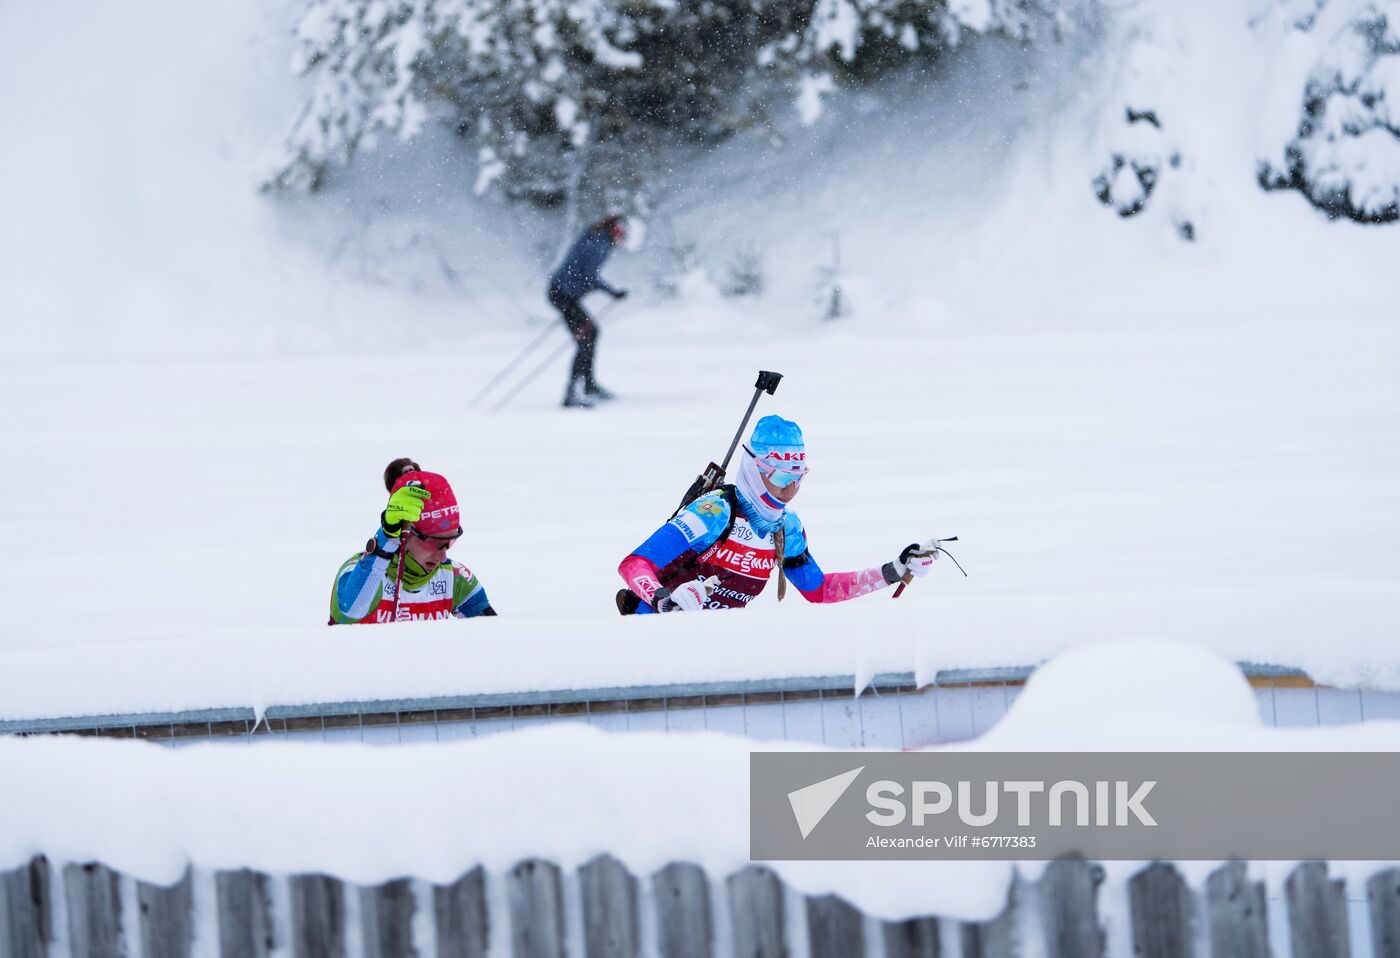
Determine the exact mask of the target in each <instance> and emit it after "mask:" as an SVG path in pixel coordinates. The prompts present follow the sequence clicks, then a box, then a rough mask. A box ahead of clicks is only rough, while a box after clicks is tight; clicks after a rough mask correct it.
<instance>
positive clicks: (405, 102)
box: [267, 0, 1059, 210]
mask: <svg viewBox="0 0 1400 958" xmlns="http://www.w3.org/2000/svg"><path fill="white" fill-rule="evenodd" d="M1058 2H1059V0H777V2H771V3H764V4H753V3H750V2H747V0H714V2H709V3H705V4H685V3H676V2H674V0H309V3H308V7H307V10H306V13H305V15H304V16H303V17H302V19H301V22H300V24H299V26H298V28H297V40H298V47H299V49H298V55H297V58H296V62H295V64H294V67H295V69H296V70H298V71H299V72H300V73H302V74H304V75H306V76H307V77H309V79H310V80H311V90H310V92H309V95H308V97H307V101H306V103H305V105H304V107H303V109H302V111H301V113H300V115H299V116H298V117H297V119H296V122H295V123H294V124H293V125H292V128H291V130H290V131H289V133H288V135H287V140H286V149H285V152H284V154H283V156H282V158H281V161H280V162H279V164H278V165H277V167H276V169H275V171H274V172H273V173H272V174H271V175H270V176H269V177H268V180H267V186H269V187H273V188H301V189H311V190H315V189H317V188H319V187H320V186H321V185H322V184H323V183H324V181H325V178H326V176H327V175H328V173H329V171H330V170H331V169H332V168H334V167H335V166H336V165H343V164H346V163H349V162H351V161H352V160H353V159H354V157H355V155H356V153H358V152H359V151H361V150H368V149H372V148H373V147H374V145H375V142H376V140H377V139H378V138H379V137H380V136H385V135H392V136H398V137H400V138H402V139H410V138H412V137H413V136H415V135H416V134H417V133H418V132H419V131H420V130H421V129H422V127H423V125H424V123H425V122H427V121H428V120H429V119H430V118H434V119H439V120H441V121H443V122H446V123H448V124H450V125H451V126H452V127H453V128H454V129H456V130H457V131H458V132H459V133H460V134H461V135H462V136H463V138H464V139H465V140H466V141H468V143H469V144H470V148H472V149H474V150H475V152H476V156H477V158H478V164H479V165H478V169H479V173H478V178H477V183H476V188H477V190H478V192H481V191H484V190H486V189H488V188H490V187H492V186H493V185H494V186H496V187H498V188H500V189H502V190H503V191H504V192H505V193H506V194H507V195H509V196H512V197H518V198H526V199H530V200H533V201H535V202H540V203H546V204H549V203H558V202H569V203H571V204H574V205H575V206H577V207H579V208H583V209H587V210H592V209H601V208H605V207H606V208H612V209H628V210H631V209H635V208H636V207H637V205H638V204H641V203H644V197H645V192H646V181H647V164H648V161H649V158H650V157H652V156H654V155H655V151H656V148H657V147H658V146H661V145H663V144H664V143H665V142H668V141H673V140H676V139H684V140H689V141H695V142H713V141H715V140H718V139H721V138H723V137H725V136H727V135H729V134H731V133H733V132H735V131H737V130H740V129H743V128H745V127H747V126H751V125H753V124H755V123H760V122H763V121H764V119H765V116H766V111H767V110H768V109H770V108H771V105H772V104H773V103H781V104H787V105H791V104H793V103H794V102H797V101H798V99H799V96H801V97H802V100H801V105H802V109H803V110H804V115H805V116H807V117H808V118H809V119H812V118H815V116H816V115H817V113H818V112H819V111H820V98H821V95H822V94H823V93H824V92H827V91H830V90H832V89H834V88H835V87H836V85H837V81H838V80H839V81H842V82H849V81H851V80H855V79H860V78H863V77H868V76H874V75H878V74H879V73H880V72H882V71H883V70H884V69H886V68H888V67H889V66H892V65H894V64H897V63H900V62H904V61H906V60H908V59H909V58H912V57H915V56H927V55H930V54H933V53H936V52H937V50H939V49H941V48H943V47H946V46H948V45H951V44H955V43H957V42H958V41H959V39H960V38H961V37H962V36H963V35H964V34H965V33H967V32H969V31H971V32H979V33H980V32H988V31H1001V32H1006V33H1010V34H1013V35H1017V36H1021V35H1024V34H1025V33H1026V32H1027V30H1028V29H1029V26H1030V24H1031V23H1032V21H1033V20H1034V19H1035V18H1037V17H1043V16H1044V15H1045V14H1046V13H1047V12H1052V11H1053V10H1054V9H1055V8H1056V6H1057V4H1058Z"/></svg>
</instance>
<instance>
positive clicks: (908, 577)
mask: <svg viewBox="0 0 1400 958" xmlns="http://www.w3.org/2000/svg"><path fill="white" fill-rule="evenodd" d="M957 541H958V537H957V536H949V537H948V538H946V539H934V540H933V548H932V549H930V550H929V551H927V552H914V553H911V554H910V558H913V557H914V556H918V557H920V558H923V557H925V556H931V555H932V556H936V555H938V553H940V552H941V553H943V554H944V555H945V556H947V557H948V558H950V559H953V554H952V553H951V552H949V551H948V550H947V549H945V548H943V543H945V542H957ZM953 565H955V566H957V567H958V571H959V572H961V573H962V574H963V577H964V578H966V577H967V570H966V569H964V568H963V567H962V564H961V563H960V562H958V560H957V559H953ZM913 581H914V573H912V572H907V571H906V572H905V573H904V575H903V577H901V579H900V581H899V585H897V586H895V589H894V595H892V596H890V598H891V599H898V598H899V597H900V595H901V594H902V593H903V592H904V589H905V587H906V586H908V585H909V583H911V582H913Z"/></svg>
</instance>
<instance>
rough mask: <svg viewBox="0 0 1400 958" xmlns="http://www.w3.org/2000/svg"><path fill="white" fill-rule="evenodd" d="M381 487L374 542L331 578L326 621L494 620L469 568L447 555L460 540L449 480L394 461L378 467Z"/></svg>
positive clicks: (403, 461) (458, 515) (407, 461)
mask: <svg viewBox="0 0 1400 958" xmlns="http://www.w3.org/2000/svg"><path fill="white" fill-rule="evenodd" d="M384 488H385V489H387V490H388V491H389V504H388V505H387V506H386V507H385V509H384V511H383V512H382V513H380V514H379V528H378V529H376V530H375V533H374V537H373V538H371V539H370V540H369V542H367V543H365V550H364V551H363V552H361V553H358V554H357V555H354V556H351V557H350V558H349V559H348V560H346V562H345V564H344V565H342V566H341V567H340V571H339V572H338V573H336V577H335V586H334V587H333V589H332V590H331V620H330V624H331V625H344V624H348V623H372V622H397V621H404V620H408V619H447V618H451V617H453V616H457V617H459V618H472V617H473V616H478V615H495V614H496V610H495V609H493V608H491V602H490V600H489V599H487V597H486V590H485V589H484V588H482V585H481V582H480V581H478V580H477V577H476V576H475V575H474V574H473V573H472V571H471V570H470V569H468V568H467V567H466V566H464V565H459V564H458V563H456V562H453V561H452V560H451V559H449V558H447V550H448V549H450V548H452V544H453V543H454V542H456V541H457V539H458V538H460V537H461V535H462V526H461V509H460V508H458V506H457V497H456V496H455V495H453V493H452V487H451V486H450V485H448V483H447V480H446V479H444V478H443V477H442V476H440V475H438V474H437V473H435V472H424V471H423V470H422V469H421V467H420V466H419V465H418V463H416V462H414V461H413V460H412V459H407V458H405V459H395V460H394V461H393V462H391V463H389V465H388V467H387V468H386V469H385V470H384ZM400 560H402V562H403V569H402V571H400V569H399V564H400ZM400 583H401V584H402V586H403V596H402V601H398V599H399V597H398V596H397V595H396V590H397V588H398V586H399V584H400Z"/></svg>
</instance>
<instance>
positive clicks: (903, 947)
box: [884, 918, 943, 958]
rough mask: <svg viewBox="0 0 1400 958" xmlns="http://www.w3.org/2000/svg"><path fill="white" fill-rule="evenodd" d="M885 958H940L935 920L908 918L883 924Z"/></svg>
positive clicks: (939, 943)
mask: <svg viewBox="0 0 1400 958" xmlns="http://www.w3.org/2000/svg"><path fill="white" fill-rule="evenodd" d="M884 933H885V958H941V956H942V954H943V943H942V942H941V941H940V940H939V938H938V919H937V918H910V919H908V920H906V921H887V922H885V923H884Z"/></svg>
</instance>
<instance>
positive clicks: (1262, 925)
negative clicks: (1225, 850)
mask: <svg viewBox="0 0 1400 958" xmlns="http://www.w3.org/2000/svg"><path fill="white" fill-rule="evenodd" d="M1266 908H1267V906H1266V904H1265V902H1264V883H1263V882H1257V881H1256V882H1251V881H1250V880H1249V871H1248V869H1247V868H1246V867H1245V863H1244V862H1239V861H1236V862H1229V863H1227V864H1225V865H1221V866H1220V867H1219V868H1217V869H1216V870H1215V871H1213V872H1211V873H1210V876H1209V877H1208V878H1206V916H1207V921H1208V922H1209V927H1210V952H1211V954H1213V955H1230V956H1231V958H1269V922H1268V914H1267V912H1266V910H1265V909H1266Z"/></svg>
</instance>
